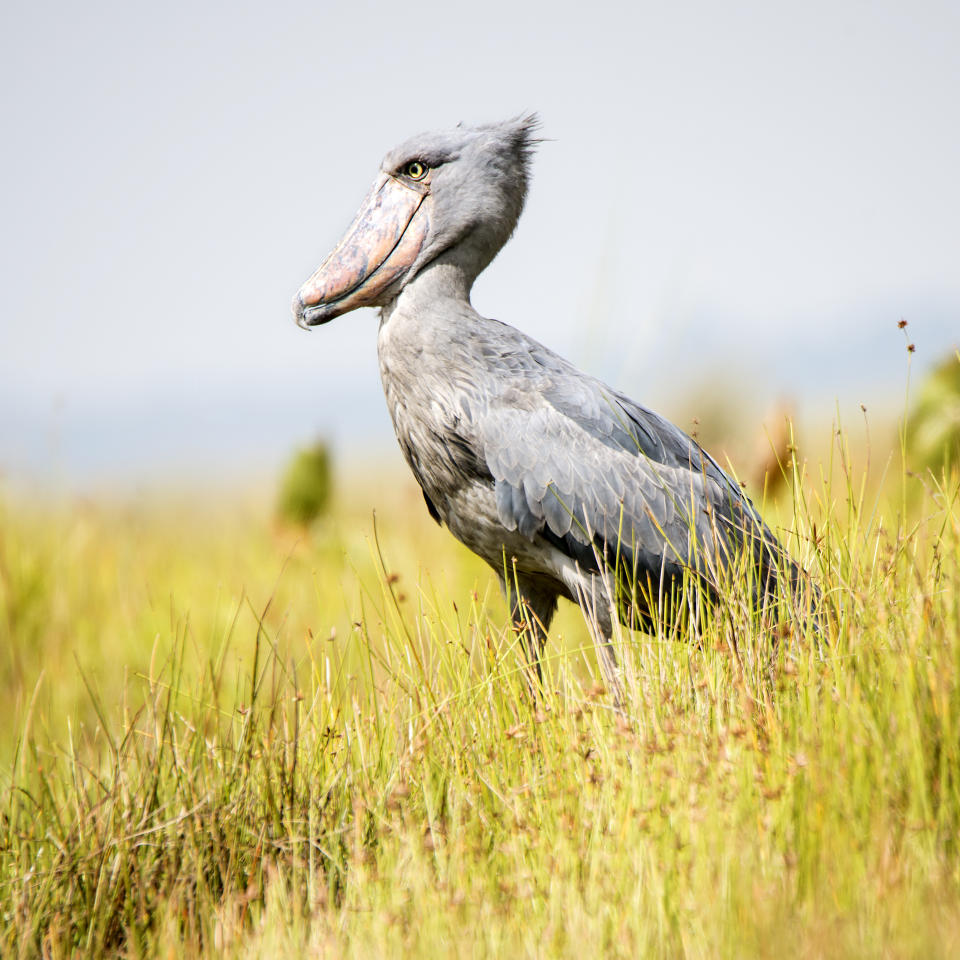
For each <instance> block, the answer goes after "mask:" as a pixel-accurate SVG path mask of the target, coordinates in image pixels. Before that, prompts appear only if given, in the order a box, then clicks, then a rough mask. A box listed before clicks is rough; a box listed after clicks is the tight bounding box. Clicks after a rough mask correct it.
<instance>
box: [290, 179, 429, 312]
mask: <svg viewBox="0 0 960 960" xmlns="http://www.w3.org/2000/svg"><path fill="white" fill-rule="evenodd" d="M425 197H426V191H423V192H421V191H420V190H418V189H417V188H416V187H413V186H408V185H407V184H405V183H401V182H400V181H399V180H397V179H396V178H395V177H391V176H390V175H388V174H385V173H384V174H381V175H380V176H379V177H377V179H376V180H375V181H374V184H373V186H372V187H371V188H370V192H369V193H368V194H367V196H366V198H365V199H364V201H363V203H362V204H361V205H360V209H359V210H358V211H357V215H356V217H354V220H353V223H351V224H350V226H349V227H348V228H347V232H346V233H345V234H344V236H343V239H342V240H341V241H340V242H339V243H338V244H337V245H336V246H335V247H334V248H333V250H332V251H331V252H330V254H329V255H328V256H327V258H326V259H325V260H324V261H323V263H321V264H320V266H319V267H318V268H317V270H316V272H315V273H314V274H313V276H312V277H310V279H309V280H308V281H307V282H306V283H305V284H304V285H303V286H302V287H301V288H300V290H299V291H298V293H297V295H296V296H295V297H294V298H293V315H294V317H296V320H297V323H298V324H299V325H300V326H301V327H303V328H305V329H306V328H307V327H315V326H317V325H318V324H321V323H326V322H327V321H328V320H332V319H333V318H334V317H339V316H340V314H342V313H347V312H348V311H350V310H354V309H356V308H357V307H368V306H374V305H376V304H377V302H378V300H379V299H380V297H381V295H382V294H383V292H384V291H385V290H386V289H387V288H388V287H389V286H390V285H391V284H392V283H393V282H394V281H395V280H398V279H399V278H400V277H401V276H402V275H403V274H404V273H405V272H406V271H407V270H408V269H409V268H410V267H411V266H412V264H413V262H414V261H415V260H416V258H417V256H418V255H419V253H420V250H421V248H422V247H423V243H424V240H426V237H427V230H428V228H429V216H428V213H427V208H426V207H425V206H424V205H423V201H424V199H425Z"/></svg>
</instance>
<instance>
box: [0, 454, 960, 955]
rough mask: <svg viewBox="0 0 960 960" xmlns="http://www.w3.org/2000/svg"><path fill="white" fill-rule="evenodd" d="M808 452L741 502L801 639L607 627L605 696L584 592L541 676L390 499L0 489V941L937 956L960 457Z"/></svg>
mask: <svg viewBox="0 0 960 960" xmlns="http://www.w3.org/2000/svg"><path fill="white" fill-rule="evenodd" d="M831 450H832V456H833V458H834V460H833V462H832V463H831V461H830V460H829V459H827V460H826V461H825V466H824V468H823V469H822V472H820V474H819V475H818V476H815V477H806V476H798V477H797V478H796V482H795V486H794V497H793V499H792V500H791V501H790V502H788V503H783V504H780V505H771V508H770V510H768V511H767V512H768V515H769V516H771V517H772V518H774V519H776V518H778V517H779V519H780V521H781V522H782V523H784V524H786V525H787V526H788V527H789V528H791V529H792V530H793V531H794V534H795V539H794V542H792V543H791V548H792V551H793V553H794V555H795V556H797V557H798V558H799V559H802V560H803V562H804V563H805V565H806V566H807V568H808V569H810V570H811V572H813V573H814V574H815V575H816V577H817V579H818V581H819V583H820V586H821V589H822V591H823V593H824V596H825V598H826V599H825V602H826V603H827V605H828V606H829V608H830V610H831V611H832V616H831V618H830V626H829V628H828V630H827V631H826V633H827V635H826V636H824V637H822V638H821V642H820V643H818V642H815V641H814V640H813V638H811V637H809V636H808V635H806V634H804V633H803V631H795V632H794V633H795V634H796V635H794V633H791V634H790V636H789V637H786V638H785V640H784V642H782V643H781V644H780V646H779V648H778V652H777V656H776V657H775V658H774V660H773V661H771V658H770V655H769V650H770V637H769V636H768V635H766V634H764V633H763V632H762V631H758V630H757V627H756V622H755V619H754V618H753V617H751V616H750V615H749V613H748V612H744V611H743V610H742V608H739V607H737V606H736V605H727V606H725V607H723V608H722V609H721V610H720V611H719V612H718V613H717V615H716V616H715V617H713V618H711V619H710V620H709V621H708V622H707V625H706V627H705V631H704V632H703V634H702V637H701V642H700V643H699V644H695V645H692V644H689V643H687V642H685V638H684V637H678V636H675V635H673V634H672V633H671V632H670V631H669V629H668V628H666V627H664V628H663V629H662V630H660V631H659V632H656V631H655V632H653V633H651V634H639V633H636V634H635V633H625V634H624V635H622V636H621V637H619V638H618V647H619V653H620V656H621V658H622V660H623V662H624V663H625V670H624V683H625V686H626V690H625V700H626V704H627V706H626V709H625V711H624V712H623V713H620V712H617V711H616V710H614V709H613V708H612V704H611V698H610V695H609V693H608V692H607V691H605V690H604V689H603V685H602V683H601V681H600V674H599V671H598V669H597V665H596V660H595V657H594V654H593V651H592V649H591V648H590V642H589V637H588V632H587V630H586V628H585V626H584V624H583V621H582V618H580V617H579V615H578V612H577V611H576V610H575V609H568V610H566V611H565V612H564V613H563V615H562V616H561V617H560V618H558V625H557V628H556V629H555V631H554V632H553V634H552V636H551V639H550V643H549V644H548V646H547V650H546V658H545V661H544V684H543V688H544V689H543V692H542V694H541V695H540V696H538V697H532V696H531V695H530V692H529V689H528V686H527V682H526V676H525V669H526V668H525V663H524V658H523V653H522V649H521V647H520V645H519V643H518V641H517V640H516V638H515V637H514V636H513V634H512V633H511V632H510V631H509V630H508V629H507V620H508V616H507V613H506V609H505V606H504V604H503V601H502V600H501V598H500V597H499V596H498V595H497V594H496V593H495V590H494V586H493V583H494V578H493V575H492V574H491V573H490V572H488V571H486V569H485V568H483V567H482V565H480V564H479V562H478V561H476V560H475V559H474V558H472V557H470V556H469V555H468V554H467V553H466V552H465V551H463V550H462V549H461V548H459V547H458V546H457V545H456V544H454V543H453V542H452V540H451V539H449V535H448V534H446V533H444V532H442V531H438V530H436V529H434V528H433V525H432V523H431V521H429V519H428V518H427V517H426V513H425V512H423V511H421V509H420V507H419V506H418V505H416V498H417V494H416V491H412V490H409V488H404V492H403V493H402V494H398V498H399V499H398V500H397V501H396V502H392V503H389V502H388V503H386V504H382V505H381V509H380V510H379V512H378V519H377V520H376V521H373V520H372V519H371V518H370V516H369V515H368V514H366V512H365V505H366V504H369V503H370V502H372V501H371V499H370V497H369V495H368V494H365V493H363V492H362V491H360V492H358V493H357V494H356V495H355V497H354V498H352V499H351V500H350V501H348V502H346V503H341V504H340V505H339V507H338V508H337V510H336V511H335V513H334V516H333V517H332V518H331V519H330V520H329V521H327V522H326V525H325V526H321V527H320V528H318V529H317V530H316V531H315V534H314V539H313V540H309V541H300V542H293V541H288V540H284V539H283V535H281V534H272V533H271V531H270V529H269V527H268V526H267V525H266V522H265V521H264V520H263V519H262V517H263V516H266V514H267V512H268V511H267V509H266V508H264V509H263V511H262V512H261V511H259V510H258V509H254V508H241V507H239V506H238V507H235V508H229V509H224V511H223V512H222V513H221V514H220V515H217V514H216V512H213V513H210V512H209V511H206V510H204V509H203V508H200V507H184V508H181V509H179V510H171V508H169V507H161V506H154V507H142V508H137V509H133V510H126V509H121V508H119V507H107V508H104V507H91V506H79V505H73V506H69V505H68V506H66V507H59V508H49V507H48V508H43V509H41V508H37V507H33V508H26V507H25V506H24V504H22V503H18V504H17V505H16V509H14V506H13V505H12V504H11V503H9V502H8V505H7V507H6V509H5V511H4V513H3V515H2V518H0V643H2V647H3V650H4V651H5V652H4V660H3V663H2V673H0V683H2V693H3V696H4V700H5V706H4V707H2V708H0V709H2V711H3V714H2V715H3V717H4V719H5V721H6V723H5V725H4V726H5V727H6V730H7V732H6V733H5V734H2V735H0V751H2V752H0V757H2V758H3V771H2V775H3V792H2V795H0V810H2V812H0V916H2V921H3V922H2V925H0V930H2V933H0V937H2V939H0V953H2V954H3V955H4V956H7V955H10V956H39V955H45V956H51V957H55V956H68V955H72V954H75V953H79V954H87V955H93V956H99V955H104V954H111V953H115V954H120V955H125V956H156V955H162V956H169V955H176V956H180V955H188V956H189V955H196V956H199V955H209V954H216V955H225V956H231V957H233V956H236V957H247V956H271V957H272V956H278V955H289V956H301V955H305V954H307V955H310V954H312V955H327V954H330V955H335V956H384V957H389V956H408V955H411V954H413V955H425V956H441V955H448V954H454V955H467V956H486V955H490V954H496V955H506V956H525V955H526V956H578V957H583V956H594V955H613V956H618V955H619V956H631V957H633V956H677V955H689V956H704V957H716V956H731V957H739V956H777V957H779V956H834V955H849V956H871V955H872V956H918V957H919V956H924V957H926V956H931V955H944V956H945V955H949V954H950V953H951V952H952V951H953V950H954V949H956V947H957V946H958V944H960V861H958V849H957V844H958V829H960V762H958V761H960V509H958V506H957V496H958V480H957V477H956V475H954V476H952V477H941V478H940V480H939V482H936V481H933V479H932V478H927V479H926V481H925V483H921V482H920V481H919V479H912V478H910V477H909V476H907V475H906V474H905V473H903V472H902V471H900V470H898V469H894V470H893V471H892V473H893V477H892V479H891V478H887V480H886V482H885V483H884V484H883V485H882V486H878V485H877V483H875V482H873V481H872V480H871V479H870V478H869V477H867V476H866V475H865V472H864V467H863V464H862V463H861V464H860V465H859V466H857V465H855V464H854V463H853V460H854V457H853V455H852V454H851V453H850V451H849V447H848V445H847V442H846V440H845V438H844V436H843V435H840V436H838V437H835V438H834V442H833V443H832V445H831ZM903 483H905V484H908V485H913V486H917V487H918V488H919V489H920V491H921V492H920V494H919V496H918V498H917V499H916V500H908V498H906V497H904V496H902V490H901V485H902V484H903ZM908 502H909V503H911V504H913V505H912V506H911V507H910V510H911V511H912V512H910V513H907V512H905V511H906V509H907V504H908ZM358 530H359V531H362V532H363V535H362V536H361V535H360V534H358V533H357V531H358ZM421 569H422V570H423V571H424V572H423V573H420V572H418V571H420V570H421ZM427 571H429V572H427Z"/></svg>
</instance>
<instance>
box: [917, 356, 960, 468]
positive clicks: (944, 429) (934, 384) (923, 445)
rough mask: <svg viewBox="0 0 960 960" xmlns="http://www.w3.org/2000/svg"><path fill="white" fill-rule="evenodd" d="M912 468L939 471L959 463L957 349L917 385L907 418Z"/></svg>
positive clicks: (959, 373)
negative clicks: (918, 389) (915, 397)
mask: <svg viewBox="0 0 960 960" xmlns="http://www.w3.org/2000/svg"><path fill="white" fill-rule="evenodd" d="M907 455H908V461H907V462H908V463H909V464H910V467H911V469H913V470H933V471H934V473H939V472H940V470H941V469H943V468H944V466H945V467H946V468H947V469H948V470H949V469H950V468H951V467H953V466H955V465H958V464H960V352H954V353H952V354H950V356H948V357H945V358H944V359H943V360H942V361H941V362H940V363H939V364H937V366H936V367H934V368H933V370H931V371H930V373H929V374H928V376H927V378H926V379H925V380H924V381H923V383H922V384H921V386H920V391H919V393H918V395H917V400H916V403H915V404H914V406H913V409H912V410H911V411H910V418H909V420H908V421H907Z"/></svg>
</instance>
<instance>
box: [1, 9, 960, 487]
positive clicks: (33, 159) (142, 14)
mask: <svg viewBox="0 0 960 960" xmlns="http://www.w3.org/2000/svg"><path fill="white" fill-rule="evenodd" d="M958 50H960V4H957V3H942V4H938V3H922V2H920V3H918V2H910V3H906V2H904V3H898V4H892V3H855V2H847V3H837V2H831V3H803V4H778V3H771V2H769V0H768V2H756V3H736V2H729V3H707V2H690V3H683V2H675V3H671V4H664V3H649V2H646V3H635V4H625V3H617V4H614V3H606V2H594V3H591V4H582V3H576V4H574V3H569V4H568V3H549V4H524V3H520V2H517V0H511V2H501V0H490V2H485V3H483V4H470V5H457V4H453V3H450V2H437V0H421V2H419V3H395V2H391V3H389V4H375V3H360V2H353V3H322V2H321V3H302V2H300V3H295V2H287V3H283V2H273V3H270V4H263V5H255V4H244V3H206V4H199V3H196V2H193V3H177V2H171V3H165V4H162V5H157V4H144V3H130V2H117V3H102V2H85V3H82V4H77V3H69V4H68V3H62V2H61V3H43V2H36V0H31V2H19V0H6V2H5V3H4V4H3V8H2V13H0V78H2V87H0V103H2V108H0V109H2V129H3V143H4V146H3V150H2V153H0V173H2V177H0V183H2V188H0V189H2V192H3V206H2V213H3V215H2V219H0V280H2V289H3V294H4V297H3V306H2V313H0V476H2V475H6V476H7V477H9V478H13V479H14V480H16V479H18V478H31V477H32V478H39V479H47V480H49V479H51V478H52V479H53V480H55V481H56V482H58V483H62V484H64V485H66V486H72V485H82V484H83V483H85V482H88V481H90V480H91V479H103V478H110V477H116V478H121V479H124V480H132V481H139V480H142V479H143V478H157V477H163V476H165V475H167V474H175V473H178V472H181V471H183V470H190V469H195V470H199V471H201V472H205V473H207V475H208V476H210V477H212V478H214V479H216V478H217V477H219V476H223V477H228V476H232V475H236V474H238V473H241V472H243V471H245V470H251V469H272V467H273V466H274V465H275V464H277V463H278V462H280V461H282V459H283V458H284V457H285V455H286V454H287V453H288V452H289V451H290V450H291V448H292V447H293V446H295V445H296V444H297V443H298V442H303V441H307V440H309V439H310V438H311V437H312V436H314V435H325V436H328V437H330V438H332V439H333V441H334V442H335V443H336V444H337V446H338V448H339V449H342V450H344V451H349V452H352V453H358V452H367V451H369V452H376V451H379V450H383V451H385V452H386V454H387V455H388V456H392V455H396V456H397V458H399V454H395V451H394V448H393V443H394V441H393V439H392V434H391V429H390V424H389V419H388V417H387V413H386V409H385V407H384V404H383V398H382V394H381V390H380V384H379V379H378V376H377V370H376V347H375V339H376V316H375V313H374V312H373V311H371V310H367V311H360V312H357V313H354V314H348V315H347V316H344V317H341V318H339V319H337V320H335V321H334V322H333V323H331V324H330V325H329V326H325V327H323V328H320V329H318V330H315V331H312V332H310V333H306V332H304V331H302V330H300V329H298V328H297V327H296V326H295V325H294V323H293V321H292V319H291V316H290V311H289V301H290V298H291V296H292V295H293V293H294V291H295V290H296V289H297V288H298V287H299V285H300V283H301V282H302V281H303V280H304V279H305V278H306V276H307V275H308V274H309V273H311V272H312V270H313V269H314V268H315V267H316V266H317V264H318V263H319V262H320V260H321V259H322V258H323V256H324V254H325V253H326V252H327V251H328V249H329V248H330V247H331V246H332V245H333V244H334V243H335V242H336V241H337V239H339V236H340V234H341V232H342V231H343V228H344V227H345V226H346V224H347V223H348V222H349V220H350V218H351V217H352V215H353V212H354V210H355V209H356V207H357V205H358V204H359V202H360V200H361V198H362V197H363V195H364V193H365V191H366V189H367V187H368V186H369V183H370V181H371V180H372V178H373V176H374V174H375V173H376V170H377V166H378V163H379V160H380V158H381V156H382V155H383V154H384V153H385V152H386V151H387V150H388V149H389V148H390V147H392V146H393V145H394V144H395V143H396V142H398V141H400V140H402V139H405V138H406V137H407V136H409V135H410V134H412V133H415V132H418V131H421V130H425V129H432V128H442V127H447V126H451V125H453V124H455V123H456V122H458V121H460V120H463V121H466V122H481V121H487V120H496V119H501V118H504V117H506V116H510V115H513V114H516V113H519V112H521V111H528V110H536V111H538V112H539V113H540V115H541V117H542V121H543V135H544V136H545V137H549V138H551V142H547V143H544V144H543V145H542V146H541V148H540V151H539V154H538V157H537V160H536V163H535V166H534V179H533V184H532V189H531V193H530V198H529V201H528V204H527V209H526V212H525V214H524V217H523V219H522V220H521V224H520V228H519V230H518V232H517V234H516V236H515V237H514V239H513V241H512V242H511V243H510V244H509V245H508V246H507V247H506V248H505V250H504V252H503V253H502V254H501V256H500V257H499V258H498V259H497V260H496V261H495V262H494V264H493V265H492V266H491V267H490V269H489V270H488V271H487V273H486V274H485V275H484V276H483V277H481V279H480V281H479V282H478V284H477V287H476V289H475V293H474V304H475V306H476V307H477V308H478V309H479V310H480V311H481V312H483V313H485V314H487V315H488V316H494V317H497V318H498V319H500V320H504V321H506V322H508V323H512V324H514V325H515V326H518V327H521V328H522V329H524V330H525V331H527V332H528V333H530V334H532V335H533V336H535V337H537V338H538V339H540V340H542V341H543V342H545V343H547V344H548V345H549V346H552V347H553V348H555V349H557V350H558V351H559V352H561V353H562V354H564V355H565V356H567V357H568V358H569V359H571V360H573V361H574V362H575V363H577V364H578V365H580V366H582V367H584V368H585V369H587V370H589V371H590V372H591V373H595V374H597V375H600V376H602V377H604V378H606V379H608V380H609V381H611V382H612V383H613V384H614V385H615V386H617V387H619V388H621V389H623V390H625V391H626V392H627V393H629V394H630V395H631V396H633V397H634V398H635V399H637V400H639V401H641V402H644V403H647V404H648V405H650V406H653V407H654V408H656V409H659V410H661V411H663V412H665V413H667V414H670V413H671V412H672V411H673V410H676V409H678V406H679V404H680V401H681V399H682V396H683V395H684V394H685V393H688V392H689V391H690V390H691V389H693V388H694V387H695V385H696V384H698V383H709V382H711V380H713V379H714V378H715V379H716V381H717V383H718V385H719V386H718V389H726V388H725V387H724V386H723V385H724V384H735V385H737V388H738V389H739V390H740V391H741V392H742V393H744V394H745V395H747V396H748V397H749V399H750V400H751V401H752V402H755V403H756V405H757V407H758V408H760V409H762V408H763V406H764V405H766V404H768V403H770V402H772V400H773V399H775V398H776V397H778V396H781V395H783V396H790V397H792V398H794V400H795V402H796V404H797V405H798V406H799V407H800V409H801V411H802V410H803V409H804V408H812V407H813V406H815V405H817V404H820V405H821V406H825V407H827V408H829V406H830V404H831V403H832V402H833V401H834V400H838V401H839V403H840V405H841V408H844V406H845V405H846V406H850V407H851V408H852V407H854V406H855V405H856V404H858V403H859V402H861V401H862V402H866V403H868V404H874V405H876V404H878V403H879V404H882V403H885V402H890V400H891V398H899V397H901V396H902V390H903V382H904V376H905V370H906V365H905V351H904V341H903V337H902V335H901V334H900V333H899V332H898V331H897V329H896V324H897V321H898V320H899V319H900V318H901V317H903V318H904V319H907V320H908V321H909V323H910V326H909V328H908V330H909V332H910V334H911V339H913V340H915V341H916V342H917V354H916V363H917V364H918V365H919V366H920V367H922V365H924V364H929V363H931V362H933V361H934V360H935V359H936V357H937V356H939V355H940V354H941V353H942V352H943V351H945V350H946V349H947V348H948V347H949V345H950V344H952V343H955V342H956V341H958V340H960V175H958V171H960V123H958V119H957V118H958V111H960V55H958V52H957V51H958Z"/></svg>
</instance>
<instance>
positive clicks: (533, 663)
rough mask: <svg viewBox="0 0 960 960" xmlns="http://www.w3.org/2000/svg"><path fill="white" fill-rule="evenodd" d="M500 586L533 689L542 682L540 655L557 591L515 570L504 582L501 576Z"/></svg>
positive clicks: (553, 609)
mask: <svg viewBox="0 0 960 960" xmlns="http://www.w3.org/2000/svg"><path fill="white" fill-rule="evenodd" d="M500 586H501V588H502V589H503V591H504V594H505V595H506V596H507V599H508V600H509V601H510V617H511V622H512V624H513V629H514V630H515V631H516V633H517V635H518V636H519V637H520V642H521V643H522V644H523V649H524V653H525V654H526V656H527V665H528V666H529V667H530V672H531V674H533V673H534V672H535V673H536V677H535V678H534V677H533V676H531V678H530V679H531V681H532V683H531V689H532V690H533V691H534V692H535V693H536V692H537V691H538V690H539V689H540V687H541V685H542V682H543V671H542V669H541V665H540V657H541V655H542V653H543V646H544V644H545V643H546V640H547V629H548V628H549V626H550V621H551V620H553V615H554V613H556V610H557V593H556V591H554V590H551V589H550V588H549V587H546V586H544V585H541V584H539V583H537V582H536V581H534V580H531V579H529V578H528V577H523V576H521V575H520V574H516V575H515V576H514V577H513V582H512V583H510V584H509V585H507V584H506V583H505V582H504V579H503V578H502V577H501V578H500Z"/></svg>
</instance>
